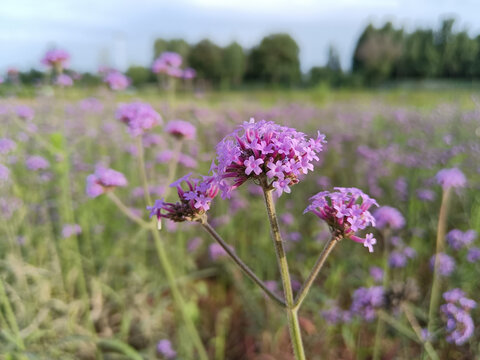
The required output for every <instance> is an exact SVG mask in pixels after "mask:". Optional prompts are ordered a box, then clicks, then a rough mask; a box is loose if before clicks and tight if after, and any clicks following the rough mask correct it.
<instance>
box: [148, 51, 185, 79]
mask: <svg viewBox="0 0 480 360" xmlns="http://www.w3.org/2000/svg"><path fill="white" fill-rule="evenodd" d="M182 62H183V59H182V56H181V55H180V54H178V53H176V52H172V51H165V52H163V53H161V54H160V56H159V57H158V58H156V59H155V61H154V62H153V65H152V72H153V73H155V74H168V75H170V76H175V77H181V76H182V72H181V70H180V69H179V68H180V66H181V65H182ZM175 70H180V72H178V71H177V72H175Z"/></svg>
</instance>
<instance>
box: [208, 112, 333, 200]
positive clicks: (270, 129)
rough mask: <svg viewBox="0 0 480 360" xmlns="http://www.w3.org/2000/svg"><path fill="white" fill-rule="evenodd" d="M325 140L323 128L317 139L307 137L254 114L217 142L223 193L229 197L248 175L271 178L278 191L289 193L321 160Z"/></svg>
mask: <svg viewBox="0 0 480 360" xmlns="http://www.w3.org/2000/svg"><path fill="white" fill-rule="evenodd" d="M325 142H326V141H325V136H324V135H323V134H321V133H320V132H318V136H317V139H307V138H306V135H305V134H304V133H302V132H298V131H296V130H295V129H292V128H288V127H285V126H280V125H278V124H275V123H274V122H271V121H268V122H267V121H265V120H262V121H259V122H255V120H254V119H253V118H252V119H251V120H250V122H244V123H243V125H242V126H240V128H239V129H237V130H235V131H234V132H233V133H232V134H230V135H228V136H227V137H225V138H224V139H223V140H222V141H221V142H220V143H219V144H218V145H217V165H216V166H215V167H214V170H215V171H216V173H217V174H218V178H219V183H220V185H219V186H220V189H221V190H222V197H224V198H225V197H229V195H230V192H231V191H232V190H233V189H235V188H237V187H239V186H240V185H242V184H243V183H244V182H245V181H247V180H248V179H259V178H260V177H261V176H263V177H265V176H266V177H267V179H269V180H270V183H269V185H271V186H273V188H275V189H276V191H277V194H278V195H281V194H282V193H283V192H287V193H289V192H290V186H291V185H294V184H296V183H298V182H299V177H300V176H301V174H307V172H308V171H313V162H314V161H318V160H319V158H318V156H317V154H318V153H319V152H321V151H322V150H323V144H324V143H325ZM229 179H233V183H231V182H230V181H229Z"/></svg>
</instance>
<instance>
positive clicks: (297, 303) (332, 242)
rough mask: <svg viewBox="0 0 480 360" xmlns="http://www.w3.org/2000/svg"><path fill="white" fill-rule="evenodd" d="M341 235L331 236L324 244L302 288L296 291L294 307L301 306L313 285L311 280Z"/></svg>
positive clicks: (314, 277)
mask: <svg viewBox="0 0 480 360" xmlns="http://www.w3.org/2000/svg"><path fill="white" fill-rule="evenodd" d="M341 239H342V238H341V237H338V236H334V237H332V238H331V239H330V240H329V241H328V243H327V244H326V245H325V247H324V248H323V250H322V252H321V254H320V256H319V258H318V260H317V262H316V263H315V265H314V266H313V269H312V271H311V272H310V275H308V278H307V280H306V281H305V283H304V284H303V286H302V288H301V289H300V292H299V293H298V295H297V297H296V299H295V305H294V306H295V308H296V309H298V308H300V306H302V303H303V301H304V300H305V298H306V297H307V295H308V292H309V290H310V288H311V287H312V285H313V282H314V281H315V279H316V278H317V276H318V273H319V272H320V270H322V267H323V264H325V261H326V260H327V257H328V256H329V255H330V253H331V252H332V250H333V248H334V247H335V246H336V245H337V244H338V242H339V241H340V240H341Z"/></svg>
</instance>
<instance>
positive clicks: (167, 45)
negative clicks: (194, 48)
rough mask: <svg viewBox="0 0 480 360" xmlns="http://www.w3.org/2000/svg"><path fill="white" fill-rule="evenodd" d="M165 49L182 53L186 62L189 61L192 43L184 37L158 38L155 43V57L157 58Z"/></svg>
mask: <svg viewBox="0 0 480 360" xmlns="http://www.w3.org/2000/svg"><path fill="white" fill-rule="evenodd" d="M164 51H173V52H176V53H179V54H180V55H182V57H183V60H184V64H185V65H188V63H185V62H186V61H188V55H189V54H190V44H189V43H187V42H186V41H185V40H183V39H171V40H165V39H156V40H155V42H154V44H153V54H154V58H157V57H158V56H159V55H160V54H161V53H162V52H164Z"/></svg>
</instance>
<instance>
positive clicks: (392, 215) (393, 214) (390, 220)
mask: <svg viewBox="0 0 480 360" xmlns="http://www.w3.org/2000/svg"><path fill="white" fill-rule="evenodd" d="M373 216H374V217H375V220H376V222H377V227H378V228H380V229H383V228H385V227H387V226H388V227H390V228H391V229H395V230H398V229H401V228H402V227H403V226H404V225H405V218H404V217H403V215H402V214H401V213H400V211H398V210H397V209H395V208H393V207H391V206H382V207H380V208H378V209H377V210H376V211H375V212H374V213H373Z"/></svg>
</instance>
